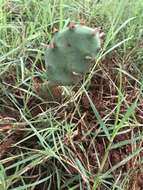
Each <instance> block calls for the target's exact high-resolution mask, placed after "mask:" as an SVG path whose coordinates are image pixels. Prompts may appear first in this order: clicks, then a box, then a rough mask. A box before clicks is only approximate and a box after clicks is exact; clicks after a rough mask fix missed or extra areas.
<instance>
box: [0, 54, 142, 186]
mask: <svg viewBox="0 0 143 190" xmlns="http://www.w3.org/2000/svg"><path fill="white" fill-rule="evenodd" d="M102 64H103V69H102V72H98V73H97V74H95V76H94V77H93V78H92V80H91V84H90V85H89V88H88V93H89V96H90V98H91V100H92V102H93V104H94V105H95V107H96V109H97V111H98V112H99V114H100V117H101V118H104V117H106V116H107V115H108V118H107V121H106V124H107V126H110V125H111V124H113V123H114V122H115V113H114V112H112V110H114V108H115V107H116V105H117V101H118V92H117V89H116V87H115V84H116V85H118V84H119V76H118V73H117V71H116V70H115V69H114V68H115V67H116V65H115V60H114V59H113V58H110V59H108V60H106V62H105V61H103V62H102ZM7 80H8V79H7ZM13 80H14V79H13ZM113 81H114V82H113ZM36 82H37V81H36ZM122 83H123V87H124V88H123V89H122V90H123V91H124V96H125V97H126V101H127V103H128V105H131V104H132V103H133V102H134V100H135V99H136V98H137V96H138V94H139V91H138V88H137V84H136V82H134V81H132V84H131V83H130V82H129V80H128V79H127V78H126V77H123V79H122ZM39 84H40V81H38V82H37V88H39ZM13 93H14V94H15V95H17V100H18V101H19V103H20V104H22V102H21V101H22V100H20V98H18V97H20V96H21V92H17V91H13ZM37 93H38V90H37ZM56 94H57V95H56ZM54 96H57V97H59V96H60V91H55V94H54ZM21 99H22V98H21ZM57 100H58V101H59V102H60V101H61V98H60V99H59V98H58V99H57ZM27 105H28V107H29V108H33V107H34V109H31V114H32V115H33V117H35V116H37V115H38V114H40V113H41V112H42V111H44V110H46V109H47V106H45V105H42V104H41V101H40V100H38V99H36V98H35V97H32V98H31V99H29V102H28V104H27ZM12 106H13V105H10V106H9V107H6V108H5V109H4V110H2V111H0V115H1V119H2V120H4V121H6V122H5V123H6V124H1V125H0V132H1V133H2V138H1V141H0V159H2V158H6V157H8V155H9V154H10V153H13V151H15V152H16V150H14V149H13V145H14V144H15V143H16V142H18V141H19V140H20V139H22V138H23V137H24V135H25V134H24V131H22V130H21V129H20V128H21V126H19V127H16V128H14V126H13V125H12V124H11V122H10V119H7V118H11V119H13V120H19V119H20V118H19V114H18V113H17V114H16V112H17V111H16V108H15V107H13V110H12V109H11V107H12ZM21 106H22V105H21ZM52 106H53V105H52ZM80 109H81V112H82V113H83V116H84V117H83V118H84V119H81V118H79V116H78V114H75V118H76V119H75V121H77V120H78V121H79V122H78V125H77V127H76V129H75V131H74V132H73V136H72V137H71V139H72V142H73V144H71V141H70V140H69V137H67V136H65V139H64V143H65V144H66V145H67V146H68V147H69V148H70V149H71V151H72V152H73V155H74V157H75V159H78V160H80V161H81V163H83V165H84V166H85V168H86V169H87V170H88V171H90V172H91V173H92V174H93V176H91V178H90V182H91V186H92V185H93V181H94V176H96V174H97V172H98V163H97V158H96V155H95V152H97V154H98V156H99V158H100V161H101V160H102V159H103V155H104V153H105V149H106V147H107V146H108V144H109V140H108V139H107V138H106V137H105V136H104V134H102V135H99V136H98V137H96V138H95V137H94V136H93V135H92V134H93V132H94V134H95V133H97V134H99V133H100V131H101V128H100V126H99V124H98V121H97V119H96V117H95V115H94V113H93V110H92V109H91V106H90V103H89V100H88V98H87V97H86V95H85V94H83V95H82V98H81V100H80ZM126 110H127V105H126V104H125V103H124V102H123V103H122V105H121V109H120V113H121V114H125V112H126ZM142 110H143V101H141V100H139V102H138V107H137V108H136V110H135V112H136V118H137V119H138V121H139V122H140V123H143V111H142ZM65 111H66V112H67V115H68V114H72V111H73V110H72V108H71V109H69V108H68V109H67V110H66V109H65V110H64V112H65ZM60 119H62V114H61V115H60ZM73 122H74V119H73ZM24 127H26V126H24ZM22 128H23V126H22ZM139 130H140V131H141V129H139ZM89 131H90V133H89ZM120 132H121V131H120ZM133 133H134V134H138V129H137V128H131V127H130V126H127V127H126V129H125V128H124V129H123V131H122V134H120V135H118V136H116V137H115V139H114V141H113V144H116V143H119V142H122V141H125V140H129V139H131V138H132V134H133ZM33 140H34V139H30V140H29V141H28V142H26V143H25V144H23V146H25V147H30V148H34V146H35V147H36V146H37V143H36V141H35V144H34V141H33ZM81 144H82V145H83V147H84V150H86V152H84V151H82V149H81V146H80V145H81ZM142 146H143V143H142V142H141V141H140V142H138V143H137V144H136V149H137V148H138V147H140V148H141V147H142ZM18 151H19V150H18ZM133 151H134V150H133V146H132V145H131V144H127V145H124V146H122V147H121V148H120V147H118V148H114V149H112V150H111V151H110V152H109V157H108V160H107V161H106V163H105V165H104V168H103V171H107V170H108V169H110V168H111V167H113V166H115V165H116V164H118V163H120V162H121V161H122V160H123V159H125V158H126V157H127V156H128V155H129V154H130V153H132V152H133ZM75 155H76V156H75ZM142 155H143V151H142V152H140V154H138V155H137V156H135V157H134V158H132V159H130V160H129V161H128V162H127V163H125V164H123V165H122V166H121V167H119V168H117V169H116V170H115V171H114V172H113V176H114V177H115V179H116V176H118V174H119V173H120V172H121V171H122V173H127V172H128V171H129V170H136V172H135V173H134V174H132V175H131V179H130V181H129V186H128V190H142V189H143V173H142V172H141V171H140V168H141V165H136V163H137V162H136V161H137V160H139V159H140V157H142ZM87 158H88V159H87ZM48 164H49V163H48ZM57 164H59V163H57ZM67 167H68V171H66V170H64V169H63V170H64V173H65V174H66V173H67V176H68V175H69V173H68V172H70V176H72V175H74V174H76V173H78V171H77V170H76V169H75V168H73V167H71V166H70V165H68V166H67ZM42 170H43V173H44V172H45V171H46V170H45V169H44V167H43V169H42ZM32 171H33V173H31V176H33V177H32V178H31V181H33V179H34V180H36V178H37V179H39V178H38V177H37V175H36V171H37V169H35V170H29V172H32ZM29 180H30V179H29ZM84 184H85V181H84V180H83V189H84ZM39 188H40V189H41V188H42V189H44V186H39ZM53 188H54V186H53ZM55 189H56V188H55ZM102 189H104V188H103V187H102V186H101V189H100V190H102Z"/></svg>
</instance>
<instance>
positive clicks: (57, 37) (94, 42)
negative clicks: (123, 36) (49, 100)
mask: <svg viewBox="0 0 143 190" xmlns="http://www.w3.org/2000/svg"><path fill="white" fill-rule="evenodd" d="M101 35H102V33H101V34H100V33H99V30H98V29H93V28H90V27H87V26H83V25H75V24H74V23H70V24H69V26H68V27H67V28H65V29H63V30H62V31H59V32H56V33H55V34H54V37H53V39H52V42H51V44H50V46H49V47H48V48H47V50H46V54H45V62H46V67H47V76H48V80H49V81H50V82H51V83H53V84H57V85H72V84H75V83H76V82H77V80H78V79H79V75H83V74H85V73H86V72H87V71H88V69H89V66H90V64H89V61H88V59H87V57H91V58H93V57H95V56H96V55H97V53H98V51H99V50H100V48H101V40H100V37H101Z"/></svg>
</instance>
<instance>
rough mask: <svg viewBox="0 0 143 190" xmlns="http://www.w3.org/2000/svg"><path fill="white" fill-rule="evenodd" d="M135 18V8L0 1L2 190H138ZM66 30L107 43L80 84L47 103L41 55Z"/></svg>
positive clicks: (139, 37)
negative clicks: (75, 28)
mask: <svg viewBox="0 0 143 190" xmlns="http://www.w3.org/2000/svg"><path fill="white" fill-rule="evenodd" d="M142 10H143V1H142V0H137V1H134V0H120V1H119V0H108V1H107V0H70V1H69V0H0V190H36V189H42V190H48V189H49V190H53V189H55V190H66V189H68V190H78V189H79V190H86V189H87V190H92V189H93V190H106V189H107V190H108V189H109V190H134V189H136V190H139V189H140V190H141V189H142V188H143V171H142V170H143V167H142V163H143V131H142V127H143V65H142V64H143V26H142V23H143V11H142ZM70 21H75V22H76V23H77V24H79V23H81V22H84V23H85V25H86V26H89V27H91V28H94V27H95V28H96V27H101V30H102V31H103V32H104V33H105V39H104V42H103V43H102V50H101V51H100V52H99V54H98V56H97V57H96V59H95V60H91V62H92V64H91V68H90V71H89V72H88V73H86V74H85V76H84V78H83V79H81V80H80V82H79V84H76V85H75V86H61V87H59V88H53V94H52V95H53V96H52V97H53V99H52V98H49V95H47V94H49V91H48V88H46V85H45V84H46V81H47V71H46V68H45V60H44V59H45V51H46V49H47V47H48V45H49V43H50V42H51V40H52V38H53V31H54V28H57V29H58V30H62V29H63V28H65V27H66V26H67V25H68V23H69V22H70ZM43 84H44V86H42V85H43Z"/></svg>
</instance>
